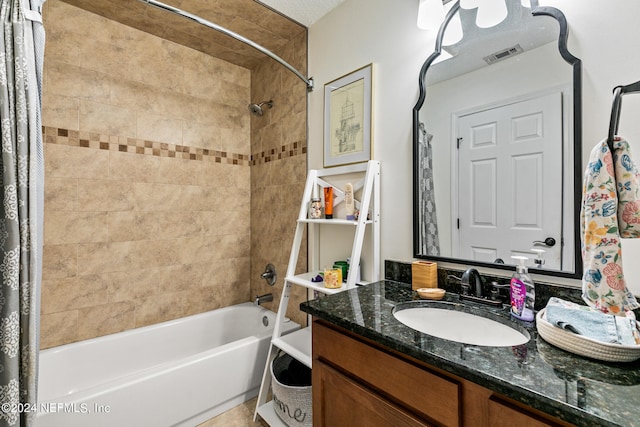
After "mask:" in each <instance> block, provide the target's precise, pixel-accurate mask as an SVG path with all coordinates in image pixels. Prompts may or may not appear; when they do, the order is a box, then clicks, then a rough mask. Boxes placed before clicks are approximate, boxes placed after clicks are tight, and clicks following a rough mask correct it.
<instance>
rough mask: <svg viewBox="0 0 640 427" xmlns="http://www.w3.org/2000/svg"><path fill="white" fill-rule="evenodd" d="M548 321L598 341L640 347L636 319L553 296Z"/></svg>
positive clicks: (548, 311)
mask: <svg viewBox="0 0 640 427" xmlns="http://www.w3.org/2000/svg"><path fill="white" fill-rule="evenodd" d="M545 312H546V317H547V321H548V322H549V323H551V324H552V325H555V326H557V327H559V328H562V329H566V330H568V331H571V332H573V333H575V334H579V335H582V336H585V337H588V338H591V339H594V340H597V341H601V342H604V343H609V344H622V345H636V338H635V337H636V334H637V331H636V321H635V319H631V318H626V317H621V316H614V315H611V314H605V313H603V312H601V311H599V310H596V309H593V308H591V307H587V306H583V305H578V304H574V303H572V302H569V301H565V300H562V299H560V298H555V297H552V298H550V299H549V302H548V303H547V307H546V310H545Z"/></svg>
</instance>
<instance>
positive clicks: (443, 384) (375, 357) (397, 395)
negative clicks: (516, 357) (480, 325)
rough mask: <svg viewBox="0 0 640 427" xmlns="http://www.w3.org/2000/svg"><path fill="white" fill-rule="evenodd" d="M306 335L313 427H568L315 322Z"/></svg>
mask: <svg viewBox="0 0 640 427" xmlns="http://www.w3.org/2000/svg"><path fill="white" fill-rule="evenodd" d="M312 331H313V342H312V354H313V370H312V375H313V425H314V427H336V426H349V427H360V426H361V427H373V426H393V427H403V426H473V427H500V426H509V427H511V426H514V425H517V426H519V427H539V426H540V427H541V426H570V424H568V423H565V422H563V421H561V420H558V419H555V418H552V417H550V416H548V415H546V414H544V413H542V412H539V411H536V410H534V409H532V408H529V407H526V406H524V405H522V404H520V403H518V402H515V401H512V400H511V399H509V398H507V397H505V396H501V395H498V394H496V393H493V392H492V391H491V390H488V389H486V388H484V387H481V386H479V385H477V384H474V383H472V382H470V381H467V380H464V379H462V378H458V377H456V376H454V375H451V374H448V373H446V372H443V371H441V370H439V369H437V368H435V367H433V366H430V365H428V364H425V363H423V362H421V361H418V360H416V359H413V358H411V357H408V356H406V355H403V354H401V353H397V352H394V351H392V350H390V349H387V348H385V347H383V346H380V345H378V344H376V343H373V342H371V341H368V340H366V339H364V338H362V337H360V336H357V335H355V334H352V333H350V332H348V331H346V330H344V329H342V328H339V327H336V326H335V325H332V324H330V323H327V322H324V321H322V320H318V319H316V320H314V322H313V327H312Z"/></svg>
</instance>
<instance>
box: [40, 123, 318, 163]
mask: <svg viewBox="0 0 640 427" xmlns="http://www.w3.org/2000/svg"><path fill="white" fill-rule="evenodd" d="M42 133H43V135H44V140H45V143H47V144H60V145H68V146H71V147H83V148H93V149H95V150H109V151H119V152H123V153H133V154H142V155H147V156H158V157H172V158H178V159H187V160H208V161H213V162H216V163H225V164H231V165H241V166H256V165H259V164H263V163H268V162H272V161H275V160H280V159H284V158H287V157H293V156H298V155H301V154H306V153H307V143H306V141H297V142H293V143H291V144H286V145H283V146H281V147H280V148H279V149H276V148H272V149H271V150H268V151H262V152H261V153H255V154H252V155H251V156H249V155H248V154H237V153H228V152H226V151H218V150H209V149H206V148H195V147H188V146H186V145H177V144H169V143H166V142H157V141H149V140H146V139H137V138H128V137H123V136H114V135H105V134H100V133H96V132H87V131H77V130H69V129H63V128H56V127H51V126H43V127H42Z"/></svg>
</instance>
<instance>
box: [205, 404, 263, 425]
mask: <svg viewBox="0 0 640 427" xmlns="http://www.w3.org/2000/svg"><path fill="white" fill-rule="evenodd" d="M256 401H257V398H255V399H251V400H249V401H247V402H244V403H243V404H241V405H238V406H236V407H235V408H231V409H229V410H228V411H227V412H223V413H222V414H220V415H218V416H217V417H213V418H211V419H210V420H208V421H205V422H204V423H202V424H200V425H199V426H198V427H254V426H257V427H264V426H266V424H264V423H263V422H262V421H261V420H259V421H257V422H254V421H253V411H254V409H255V407H256Z"/></svg>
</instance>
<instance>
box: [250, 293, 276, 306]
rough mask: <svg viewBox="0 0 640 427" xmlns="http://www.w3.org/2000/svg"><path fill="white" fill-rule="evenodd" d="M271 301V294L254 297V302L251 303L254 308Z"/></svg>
mask: <svg viewBox="0 0 640 427" xmlns="http://www.w3.org/2000/svg"><path fill="white" fill-rule="evenodd" d="M271 301H273V294H264V295H256V300H255V301H254V302H253V303H254V304H255V305H256V306H259V305H260V304H262V303H265V302H271Z"/></svg>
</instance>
